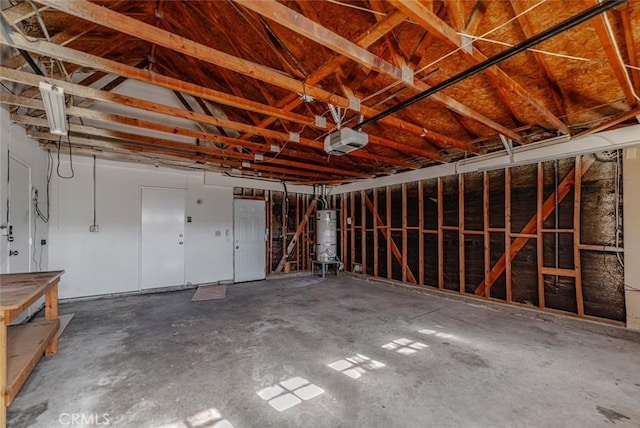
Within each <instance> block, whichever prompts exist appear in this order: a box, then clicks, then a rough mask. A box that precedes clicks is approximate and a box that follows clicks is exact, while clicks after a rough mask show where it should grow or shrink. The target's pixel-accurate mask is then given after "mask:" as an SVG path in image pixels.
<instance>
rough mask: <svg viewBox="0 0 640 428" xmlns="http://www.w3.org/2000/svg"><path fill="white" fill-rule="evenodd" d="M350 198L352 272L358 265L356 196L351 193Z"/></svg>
mask: <svg viewBox="0 0 640 428" xmlns="http://www.w3.org/2000/svg"><path fill="white" fill-rule="evenodd" d="M349 195H350V197H349V205H350V209H349V218H350V219H351V271H352V272H353V266H354V265H355V263H356V194H355V193H354V192H351V193H350V194H349Z"/></svg>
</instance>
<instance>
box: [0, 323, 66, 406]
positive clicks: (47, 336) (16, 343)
mask: <svg viewBox="0 0 640 428" xmlns="http://www.w3.org/2000/svg"><path fill="white" fill-rule="evenodd" d="M59 326H60V321H58V320H57V319H55V320H38V321H32V322H30V323H27V324H21V325H15V326H9V327H7V389H6V395H5V405H6V406H9V405H10V404H11V402H12V401H13V399H14V398H15V397H16V395H18V392H19V391H20V388H22V385H24V383H25V381H26V380H27V378H28V377H29V374H30V373H31V371H32V370H33V368H34V367H35V366H36V364H38V361H40V357H42V355H43V354H44V350H45V348H46V347H47V345H48V344H49V342H50V341H51V339H53V338H54V337H55V335H56V334H57V332H58V328H59Z"/></svg>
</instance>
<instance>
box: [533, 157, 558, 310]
mask: <svg viewBox="0 0 640 428" xmlns="http://www.w3.org/2000/svg"><path fill="white" fill-rule="evenodd" d="M543 200H544V164H543V163H542V162H538V173H537V175H536V235H537V236H536V252H537V255H536V262H537V265H538V307H539V308H540V309H544V306H545V305H544V303H545V302H544V274H543V269H544V240H543V234H542V229H543V223H544V218H543V216H542V205H543ZM557 209H558V207H557V206H556V207H553V210H554V211H555V210H557Z"/></svg>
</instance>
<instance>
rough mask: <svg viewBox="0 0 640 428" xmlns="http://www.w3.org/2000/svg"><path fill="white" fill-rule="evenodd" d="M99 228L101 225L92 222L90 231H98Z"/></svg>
mask: <svg viewBox="0 0 640 428" xmlns="http://www.w3.org/2000/svg"><path fill="white" fill-rule="evenodd" d="M98 230H99V227H98V225H97V224H92V225H91V226H89V232H97V231H98Z"/></svg>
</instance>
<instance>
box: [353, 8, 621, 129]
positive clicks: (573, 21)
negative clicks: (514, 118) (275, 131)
mask: <svg viewBox="0 0 640 428" xmlns="http://www.w3.org/2000/svg"><path fill="white" fill-rule="evenodd" d="M626 1H627V0H606V1H604V2H602V3H600V4H599V5H597V6H594V7H592V8H589V9H587V10H585V11H584V12H581V13H579V14H577V15H575V16H573V17H571V18H569V19H567V20H566V21H563V22H561V23H560V24H558V25H555V26H553V27H551V28H549V29H547V30H545V31H543V32H541V33H538V34H537V35H535V36H533V37H531V38H530V39H527V40H525V41H523V42H522V43H520V44H517V45H515V46H513V47H512V48H509V49H507V50H505V51H504V52H502V53H500V54H498V55H495V56H493V57H491V58H488V59H486V60H485V61H483V62H481V63H479V64H477V65H475V66H473V67H471V68H469V69H467V70H465V71H463V72H461V73H458V74H456V75H455V76H453V77H450V78H449V79H447V80H444V81H443V82H441V83H438V84H437V85H435V86H433V87H431V88H429V89H427V90H426V91H423V92H420V93H419V94H416V95H414V96H413V97H411V98H409V99H407V100H405V101H403V102H401V103H399V104H397V105H395V106H393V107H391V108H390V109H388V110H385V111H383V112H381V113H378V114H377V115H375V116H373V117H371V118H369V119H367V120H364V121H362V122H360V123H358V124H357V125H356V126H355V127H354V128H355V129H358V130H361V129H362V128H364V127H365V126H367V125H371V124H372V123H375V122H377V121H379V120H380V119H383V118H385V117H387V116H390V115H392V114H394V113H397V112H398V111H400V110H402V109H404V108H406V107H409V106H410V105H412V104H415V103H417V102H418V101H420V100H423V99H425V98H427V97H430V96H431V95H433V94H435V93H436V92H440V91H442V90H443V89H446V88H448V87H449V86H452V85H455V84H456V83H458V82H460V81H462V80H464V79H466V78H468V77H471V76H473V75H475V74H478V73H480V72H482V71H484V70H486V69H487V68H489V67H492V66H494V65H496V64H498V63H499V62H502V61H504V60H506V59H509V58H511V57H512V56H514V55H517V54H519V53H520V52H523V51H525V50H527V49H529V48H531V47H533V46H535V45H537V44H538V43H541V42H543V41H545V40H547V39H550V38H551V37H554V36H556V35H558V34H560V33H563V32H565V31H567V30H569V29H571V28H573V27H575V26H577V25H579V24H581V23H583V22H585V21H588V20H589V19H591V18H593V17H595V16H598V15H600V14H601V13H604V12H606V11H607V10H609V9H612V8H614V7H616V6H618V5H619V4H621V3H626Z"/></svg>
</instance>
